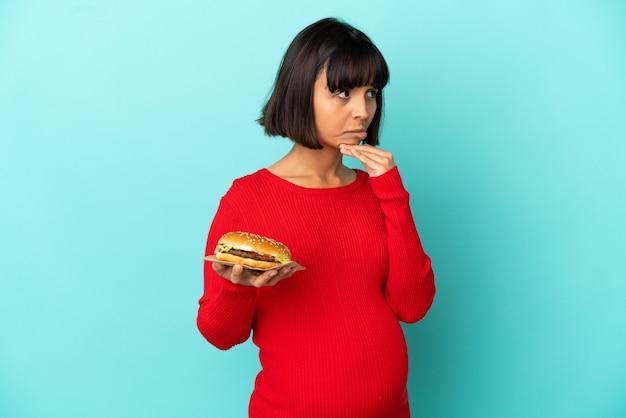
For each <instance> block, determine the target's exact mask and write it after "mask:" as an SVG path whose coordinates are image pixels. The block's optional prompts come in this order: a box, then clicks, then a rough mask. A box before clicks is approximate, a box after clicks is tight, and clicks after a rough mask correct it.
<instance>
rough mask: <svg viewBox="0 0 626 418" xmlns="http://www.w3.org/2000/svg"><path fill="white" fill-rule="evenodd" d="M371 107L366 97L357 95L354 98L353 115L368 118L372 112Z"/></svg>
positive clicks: (358, 117) (356, 117)
mask: <svg viewBox="0 0 626 418" xmlns="http://www.w3.org/2000/svg"><path fill="white" fill-rule="evenodd" d="M369 107H370V106H369V103H368V100H367V98H366V97H364V96H361V95H358V96H357V95H355V96H354V98H353V105H352V116H353V117H354V118H355V119H367V118H368V117H369V113H370V109H369Z"/></svg>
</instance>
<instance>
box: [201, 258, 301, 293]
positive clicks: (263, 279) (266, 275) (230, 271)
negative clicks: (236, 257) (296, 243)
mask: <svg viewBox="0 0 626 418" xmlns="http://www.w3.org/2000/svg"><path fill="white" fill-rule="evenodd" d="M213 270H214V271H215V272H216V273H217V274H219V275H220V276H222V277H223V278H224V279H226V280H228V281H231V282H233V283H235V284H240V285H243V286H254V287H263V286H274V285H275V284H276V283H278V282H279V281H281V280H282V279H286V278H287V277H291V276H292V275H293V273H295V272H296V269H295V268H293V267H290V266H287V267H282V268H279V269H274V270H268V271H258V270H250V269H246V268H243V267H242V266H240V265H234V266H226V265H224V264H220V263H213Z"/></svg>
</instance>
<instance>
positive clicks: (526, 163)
mask: <svg viewBox="0 0 626 418" xmlns="http://www.w3.org/2000/svg"><path fill="white" fill-rule="evenodd" d="M326 16H339V17H342V18H344V19H346V20H347V21H348V22H350V23H352V24H354V25H356V26H358V27H361V28H362V29H364V30H365V31H366V32H367V33H368V34H369V35H370V36H371V37H372V38H373V39H374V41H375V42H376V43H377V44H378V46H379V47H380V49H381V50H382V51H383V53H384V54H385V56H386V57H387V59H388V61H389V65H390V67H391V72H392V77H391V84H390V85H389V87H388V89H387V90H386V96H385V97H386V105H387V107H386V109H387V114H386V117H385V121H384V128H383V129H384V130H383V134H382V147H384V148H387V149H389V150H391V151H392V152H393V153H394V154H395V156H396V160H397V162H398V164H399V166H400V170H401V173H402V174H403V176H404V179H405V184H406V186H407V188H408V189H409V190H410V192H411V196H412V197H411V198H412V207H413V210H414V215H415V218H416V222H417V224H418V228H419V230H420V233H421V236H422V240H423V244H424V246H425V248H426V250H427V251H428V253H429V254H430V255H431V257H432V259H433V262H434V268H435V272H436V279H437V285H438V294H437V298H436V301H435V304H434V306H433V308H432V310H431V311H430V313H429V315H428V316H427V317H426V318H425V319H424V320H423V321H422V322H420V323H418V324H417V325H412V326H406V327H405V330H406V335H407V339H408V344H409V350H410V368H411V370H410V376H409V387H410V388H409V389H410V394H411V403H412V409H413V412H414V415H415V416H416V417H426V418H473V417H475V418H502V417H512V418H517V417H520V418H522V417H551V418H576V417H580V418H582V417H585V418H586V417H593V418H618V417H624V416H626V400H625V398H624V394H625V393H626V356H625V355H624V353H626V336H625V335H626V332H625V326H624V322H625V319H626V307H625V304H624V300H625V299H626V266H625V263H624V254H625V253H626V245H625V235H626V225H625V216H624V214H625V213H626V196H625V183H626V182H625V179H626V170H625V168H624V166H625V165H626V164H625V163H626V161H625V160H626V146H625V142H626V141H625V140H626V122H625V120H626V76H625V74H626V5H625V3H624V2H623V1H619V0H614V1H610V0H586V1H585V0H578V1H577V0H574V1H569V2H565V1H557V0H544V1H539V0H532V1H522V0H511V1H507V2H495V1H488V0H476V1H472V2H465V1H459V0H446V1H440V2H424V1H408V0H406V1H388V2H380V1H379V2H374V1H371V0H361V1H356V0H351V1H343V2H341V1H340V2H338V1H335V0H332V1H331V0H320V1H317V2H315V3H310V4H306V3H304V4H300V3H298V4H296V3H294V2H292V1H287V0H274V1H264V2H252V1H248V2H242V1H232V2H201V1H193V0H179V1H171V0H168V1H164V0H157V1H154V2H144V1H138V0H130V1H129V0H125V1H121V0H106V1H104V0H92V1H69V0H56V1H51V0H50V1H43V0H42V1H11V0H8V1H7V0H4V1H3V2H2V3H0V144H1V145H0V193H1V195H0V199H1V205H0V237H1V239H0V416H2V417H7V418H9V417H10V418H27V417H28V418H30V417H42V418H43V417H45V418H56V417H63V418H74V417H76V418H78V417H81V418H82V417H94V418H97V417H189V418H191V417H198V418H199V417H218V418H219V417H243V416H245V415H246V410H247V401H248V397H249V394H250V391H251V389H252V381H253V377H254V375H255V374H256V373H257V371H258V363H257V360H256V350H255V348H254V346H253V345H252V344H251V343H246V344H244V345H242V346H239V347H236V348H234V349H232V350H230V351H228V352H220V351H218V350H217V349H215V348H213V347H211V346H210V345H209V344H208V343H206V342H205V341H204V340H203V339H202V337H201V336H200V334H199V333H198V332H197V331H196V328H195V314H196V309H197V300H198V298H199V297H200V296H201V293H202V255H203V250H204V240H205V237H206V233H207V230H208V227H209V225H210V221H211V218H212V215H213V213H214V211H215V209H216V207H217V202H218V199H219V198H220V196H221V195H222V194H223V193H224V192H225V191H226V189H227V188H228V186H229V185H230V182H231V180H232V179H233V178H234V177H238V176H240V175H243V174H246V173H249V172H251V171H253V170H256V169H257V168H259V167H262V166H267V165H269V164H271V163H272V162H274V161H275V160H277V159H278V158H279V157H280V156H281V155H282V153H284V152H286V151H287V150H288V147H289V144H288V143H287V142H286V141H284V140H280V139H272V138H265V137H264V136H263V134H262V131H261V129H260V127H259V126H257V125H256V124H255V122H254V120H255V119H256V117H257V116H258V112H259V109H260V106H261V105H262V103H263V101H264V99H265V98H266V97H267V94H268V92H269V90H270V88H271V85H272V82H273V78H274V74H275V72H276V69H277V67H278V63H279V61H280V58H281V57H282V54H283V52H284V50H285V48H286V47H287V45H288V43H289V42H290V40H291V39H292V38H293V36H294V35H295V34H296V33H297V32H298V31H299V30H300V29H302V28H303V27H304V26H306V25H307V24H309V23H311V22H313V21H315V20H317V19H319V18H322V17H326ZM351 164H354V162H351ZM341 215H342V216H345V214H341Z"/></svg>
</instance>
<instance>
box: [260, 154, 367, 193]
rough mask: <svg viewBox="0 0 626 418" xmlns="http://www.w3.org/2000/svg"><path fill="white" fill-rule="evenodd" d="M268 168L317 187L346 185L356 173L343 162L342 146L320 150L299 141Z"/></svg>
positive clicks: (286, 178)
mask: <svg viewBox="0 0 626 418" xmlns="http://www.w3.org/2000/svg"><path fill="white" fill-rule="evenodd" d="M268 170H269V171H270V172H272V173H273V174H275V175H277V176H279V177H282V178H284V179H285V180H288V181H290V182H292V183H295V184H298V185H301V186H304V187H313V188H322V187H339V186H344V185H346V184H349V183H351V182H352V181H354V179H355V177H356V174H355V173H354V171H353V170H351V169H349V168H348V167H346V166H344V165H343V155H342V154H341V153H340V152H339V150H337V149H332V148H323V149H319V150H316V149H310V148H306V147H304V146H302V145H299V144H295V145H294V146H293V148H291V150H290V151H289V152H288V153H287V155H285V156H284V157H283V158H282V159H280V160H279V161H277V162H276V163H275V164H273V165H272V166H270V167H269V168H268Z"/></svg>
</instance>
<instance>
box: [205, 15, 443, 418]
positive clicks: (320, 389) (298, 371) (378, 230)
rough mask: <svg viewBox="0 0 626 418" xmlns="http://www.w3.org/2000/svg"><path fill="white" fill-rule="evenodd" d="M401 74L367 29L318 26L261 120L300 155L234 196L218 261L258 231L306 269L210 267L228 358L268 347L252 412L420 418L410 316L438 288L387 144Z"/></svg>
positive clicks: (223, 209)
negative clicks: (240, 237)
mask: <svg viewBox="0 0 626 418" xmlns="http://www.w3.org/2000/svg"><path fill="white" fill-rule="evenodd" d="M388 77H389V73H388V69H387V64H386V62H385V60H384V58H383V56H382V55H381V53H380V51H379V50H378V48H376V46H375V45H374V44H373V43H372V42H371V41H370V39H369V38H368V37H367V36H366V35H365V34H363V33H362V32H361V31H359V30H357V29H355V28H354V27H352V26H350V25H348V24H346V23H344V22H341V21H338V20H336V19H323V20H321V21H319V22H316V23H314V24H312V25H310V26H308V27H307V28H305V29H304V30H303V31H302V32H300V33H299V34H298V35H297V36H296V38H295V39H294V40H293V42H292V43H291V45H290V46H289V48H288V50H287V52H286V54H285V56H284V58H283V61H282V64H281V67H280V69H279V72H278V75H277V78H276V82H275V85H274V90H273V93H272V95H271V97H270V99H269V101H268V102H267V104H266V105H265V106H264V108H263V111H262V115H261V118H260V119H259V122H260V124H261V125H263V126H264V127H265V132H266V133H267V134H268V135H277V136H283V137H286V138H289V139H291V140H292V141H293V142H294V145H293V148H292V149H291V150H290V151H289V152H288V153H287V155H285V156H284V157H283V158H282V159H280V160H279V161H278V162H276V163H275V164H273V165H272V166H270V167H268V168H261V169H259V170H258V171H256V172H254V173H252V174H249V175H247V176H244V177H242V178H239V179H236V180H235V181H234V182H233V184H232V186H231V188H230V189H229V190H228V192H227V193H226V194H225V195H224V196H223V197H222V199H221V201H220V205H219V208H218V210H217V213H216V215H215V218H214V220H213V223H212V225H211V228H210V231H209V235H208V240H207V247H206V253H207V255H210V254H212V253H213V250H214V249H215V246H216V243H217V240H218V238H219V237H221V235H222V234H224V233H226V232H229V231H248V232H252V233H256V234H260V235H265V236H268V237H271V238H273V239H275V240H277V241H280V242H282V243H284V244H285V245H286V246H287V247H289V248H290V250H291V252H292V255H293V258H294V260H296V261H297V262H298V263H300V264H302V265H303V266H305V267H306V270H303V271H297V272H295V274H294V271H292V269H290V268H289V267H284V268H282V269H278V270H271V271H268V272H262V273H261V272H258V271H254V270H249V269H244V268H243V267H242V266H239V265H235V266H233V267H226V266H224V265H221V264H217V263H207V264H206V266H205V275H204V284H205V289H204V295H203V296H202V298H201V299H200V301H199V303H200V308H199V311H198V321H197V322H198V328H199V330H200V332H201V333H202V335H204V337H205V338H206V339H207V340H208V341H209V342H210V343H211V344H213V345H214V346H216V347H218V348H219V349H223V350H226V349H229V348H231V347H232V346H234V345H236V344H239V343H242V342H244V341H246V340H247V339H248V338H249V336H250V334H251V333H252V341H253V342H254V344H256V345H257V346H258V347H259V359H260V363H261V367H262V370H261V371H260V373H259V374H258V376H257V378H256V381H255V386H254V391H253V393H252V396H251V398H250V404H249V416H250V417H253V418H281V417H292V418H306V417H315V418H323V417H333V418H338V417H341V418H350V417H355V418H357V417H358V418H368V417H371V418H406V417H409V404H408V396H407V392H406V382H407V374H408V355H407V347H406V342H405V338H404V335H403V332H402V328H401V326H400V323H399V321H403V322H407V323H413V322H416V321H418V320H420V319H421V318H422V317H423V316H424V315H425V314H426V312H427V311H428V309H429V308H430V306H431V304H432V301H433V297H434V294H435V285H434V278H433V271H432V268H431V262H430V258H429V257H428V256H427V255H426V254H425V253H424V250H423V249H422V245H421V243H420V239H419V236H418V233H417V230H416V228H415V224H414V221H413V217H412V214H411V209H410V207H409V194H408V192H407V191H406V190H405V188H404V186H403V184H402V180H401V178H400V174H399V172H398V168H397V167H396V165H395V163H394V159H393V156H392V155H391V153H389V152H387V151H384V150H381V149H379V148H377V147H375V145H377V144H378V130H379V126H380V120H381V113H382V107H383V101H382V90H383V88H384V87H385V85H386V84H387V81H388ZM344 156H349V157H353V158H356V159H358V160H359V161H360V162H361V163H362V164H363V166H364V168H365V171H363V170H353V169H350V168H348V167H346V166H345V165H344V164H343V157H344Z"/></svg>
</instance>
